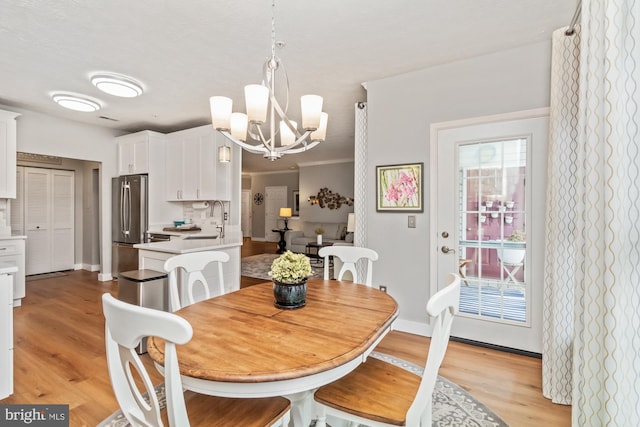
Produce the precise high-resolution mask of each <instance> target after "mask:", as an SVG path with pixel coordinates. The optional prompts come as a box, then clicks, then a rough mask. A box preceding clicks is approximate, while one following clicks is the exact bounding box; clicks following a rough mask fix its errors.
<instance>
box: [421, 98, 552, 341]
mask: <svg viewBox="0 0 640 427" xmlns="http://www.w3.org/2000/svg"><path fill="white" fill-rule="evenodd" d="M548 115H549V109H548V108H539V109H533V110H526V111H519V112H513V113H507V114H499V115H493V116H484V117H476V118H470V119H463V120H454V121H449V122H442V123H434V124H432V125H431V128H430V154H429V156H430V182H431V188H432V191H431V192H430V209H429V215H430V230H429V232H430V236H431V238H432V239H433V244H432V245H431V248H430V256H429V263H430V294H431V295H433V294H435V292H437V289H438V259H439V252H438V251H439V250H440V243H441V241H440V240H441V239H439V236H438V233H439V232H440V230H438V202H439V200H438V191H436V190H435V189H436V188H437V186H438V137H439V132H442V131H446V130H450V129H456V128H464V127H469V126H475V125H484V124H490V123H498V122H506V121H514V120H526V119H533V118H541V117H548ZM545 148H546V146H545ZM545 151H546V150H545ZM544 163H545V164H546V158H545V159H544ZM440 166H443V165H440ZM445 167H448V165H446V166H445ZM535 167H536V168H539V167H540V165H536V166H535ZM544 182H546V181H544ZM532 184H533V183H532ZM542 184H543V185H544V183H542ZM534 185H539V184H534ZM542 206H544V201H542ZM542 212H543V214H542V215H541V217H540V215H532V218H531V227H532V229H533V230H534V232H535V233H537V234H538V236H544V233H543V230H544V210H542ZM456 245H457V243H456ZM528 247H529V245H528ZM531 248H532V250H531V253H530V255H529V254H528V256H530V257H531V258H530V259H531V263H530V264H529V265H530V266H531V267H530V269H539V270H540V272H539V273H538V274H537V277H536V279H535V281H536V282H537V285H538V286H540V287H541V286H542V279H543V277H542V266H543V258H544V238H543V237H542V238H540V237H539V238H538V240H537V242H536V243H535V244H533V245H531ZM536 293H537V295H538V296H537V298H541V296H542V294H543V292H542V289H537V290H536ZM541 303H542V302H541V299H540V301H538V302H537V304H539V306H537V307H536V310H540V311H541ZM533 317H534V319H533V323H534V328H535V329H534V330H533V334H532V335H533V336H534V339H532V340H531V341H532V342H528V343H526V345H524V346H518V347H516V348H519V349H521V350H525V351H531V352H535V353H541V349H542V342H541V334H542V330H541V329H542V328H541V313H534V314H533ZM465 320H466V319H465ZM458 323H461V322H460V321H459V322H458ZM538 329H539V331H538ZM538 334H539V335H540V340H538V339H537V338H535V337H537V335H538ZM452 335H454V336H455V334H452ZM505 335H506V334H505ZM464 338H468V339H473V338H469V337H464ZM501 339H502V338H501V337H498V341H500V340H501ZM504 340H505V341H506V342H508V338H505V339H504ZM477 341H483V340H480V339H478V340H477ZM538 341H539V342H538ZM492 344H496V342H493V343H492ZM497 345H505V344H500V343H497ZM505 346H506V347H513V346H511V345H508V344H506V345H505Z"/></svg>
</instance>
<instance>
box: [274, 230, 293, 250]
mask: <svg viewBox="0 0 640 427" xmlns="http://www.w3.org/2000/svg"><path fill="white" fill-rule="evenodd" d="M271 231H273V232H274V233H280V241H279V242H278V251H277V253H279V254H282V253H284V252H285V251H286V250H287V241H286V240H284V233H286V232H287V231H289V229H288V228H279V229H275V230H271Z"/></svg>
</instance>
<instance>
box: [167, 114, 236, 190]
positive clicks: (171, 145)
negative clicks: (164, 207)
mask: <svg viewBox="0 0 640 427" xmlns="http://www.w3.org/2000/svg"><path fill="white" fill-rule="evenodd" d="M219 145H221V144H219V143H218V133H217V132H215V131H214V130H213V129H212V128H211V126H201V127H198V128H194V129H187V130H184V131H179V132H174V133H171V134H169V135H167V145H166V161H167V164H166V175H165V177H166V196H167V200H170V201H189V200H229V198H230V195H231V172H230V171H231V168H230V165H229V164H228V163H219V162H218V146H219Z"/></svg>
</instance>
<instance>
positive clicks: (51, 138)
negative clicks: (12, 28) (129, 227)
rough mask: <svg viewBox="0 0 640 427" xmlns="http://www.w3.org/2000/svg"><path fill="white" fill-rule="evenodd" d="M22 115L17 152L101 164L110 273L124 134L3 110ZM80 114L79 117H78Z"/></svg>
mask: <svg viewBox="0 0 640 427" xmlns="http://www.w3.org/2000/svg"><path fill="white" fill-rule="evenodd" d="M0 108H6V109H8V110H10V111H15V112H17V113H20V114H21V116H20V117H18V118H17V123H18V131H17V133H18V138H17V139H18V141H17V150H18V151H21V152H26V153H35V154H46V155H51V156H59V157H67V158H70V159H79V160H90V161H95V162H99V163H100V164H101V170H100V183H101V190H102V191H101V192H100V209H101V212H102V223H101V224H100V238H101V241H100V247H101V249H100V251H101V264H102V268H101V270H100V271H101V273H104V272H105V267H106V272H107V273H108V274H110V272H111V177H113V176H115V175H116V173H117V168H116V158H117V150H116V144H115V142H114V137H115V136H118V135H120V134H122V132H121V131H116V130H112V129H107V128H102V127H98V126H91V125H86V124H83V123H79V122H74V121H71V120H65V119H59V118H55V117H52V116H47V115H44V114H40V113H36V112H33V111H29V110H24V109H20V108H14V107H4V106H3V107H0ZM79 114H80V113H79Z"/></svg>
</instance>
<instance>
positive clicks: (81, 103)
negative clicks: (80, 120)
mask: <svg viewBox="0 0 640 427" xmlns="http://www.w3.org/2000/svg"><path fill="white" fill-rule="evenodd" d="M51 98H52V99H53V101H54V102H55V103H56V104H58V105H59V106H61V107H64V108H68V109H70V110H74V111H82V112H85V113H90V112H93V111H98V110H99V109H100V108H101V107H102V106H101V105H100V103H99V102H98V101H96V100H93V99H89V98H87V97H84V96H80V95H75V94H72V93H54V94H53V95H51Z"/></svg>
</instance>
